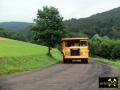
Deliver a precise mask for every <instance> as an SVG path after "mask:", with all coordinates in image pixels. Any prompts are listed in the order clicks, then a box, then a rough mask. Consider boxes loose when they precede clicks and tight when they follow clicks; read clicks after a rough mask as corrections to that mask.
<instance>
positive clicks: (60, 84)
mask: <svg viewBox="0 0 120 90" xmlns="http://www.w3.org/2000/svg"><path fill="white" fill-rule="evenodd" d="M100 76H101V77H102V76H118V73H117V71H116V70H115V69H113V68H112V67H111V66H109V65H106V64H103V63H100V62H97V61H93V60H89V63H88V64H82V63H78V62H73V63H69V64H63V63H60V64H56V65H53V66H50V67H48V68H44V69H42V70H41V69H37V70H33V71H29V72H25V73H20V74H16V75H10V76H5V77H2V78H0V90H115V89H110V88H108V89H107V88H99V86H98V85H99V84H98V80H99V77H100Z"/></svg>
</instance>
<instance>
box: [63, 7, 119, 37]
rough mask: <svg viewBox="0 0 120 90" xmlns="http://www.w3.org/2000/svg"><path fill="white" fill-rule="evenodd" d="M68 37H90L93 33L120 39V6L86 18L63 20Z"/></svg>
mask: <svg viewBox="0 0 120 90" xmlns="http://www.w3.org/2000/svg"><path fill="white" fill-rule="evenodd" d="M65 25H66V26H67V30H68V32H69V36H70V37H86V36H88V37H92V36H93V35H95V34H99V35H100V36H108V37H109V38H112V39H120V8H116V9H113V10H111V11H107V12H104V13H99V14H96V15H93V16H91V17H88V18H83V19H70V20H66V21H65Z"/></svg>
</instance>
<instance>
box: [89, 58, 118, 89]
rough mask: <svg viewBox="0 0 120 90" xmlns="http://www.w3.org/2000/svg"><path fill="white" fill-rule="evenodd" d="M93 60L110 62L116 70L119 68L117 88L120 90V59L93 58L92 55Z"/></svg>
mask: <svg viewBox="0 0 120 90" xmlns="http://www.w3.org/2000/svg"><path fill="white" fill-rule="evenodd" d="M90 59H91V60H96V61H99V62H103V63H106V64H110V65H112V66H113V67H114V68H116V70H118V73H119V74H118V88H117V89H116V90H120V59H118V60H110V59H104V58H100V57H99V58H98V57H97V58H93V57H91V58H90Z"/></svg>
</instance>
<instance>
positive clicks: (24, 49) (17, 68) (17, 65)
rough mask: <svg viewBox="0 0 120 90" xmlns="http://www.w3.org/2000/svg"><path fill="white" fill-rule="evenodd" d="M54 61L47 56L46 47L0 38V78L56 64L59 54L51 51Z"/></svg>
mask: <svg viewBox="0 0 120 90" xmlns="http://www.w3.org/2000/svg"><path fill="white" fill-rule="evenodd" d="M52 55H53V57H54V58H55V59H53V58H51V57H49V56H47V47H45V46H40V45H35V44H31V43H26V42H22V41H17V40H11V39H4V38H0V76H1V75H5V74H11V73H15V72H21V71H26V70H30V69H33V68H38V67H39V68H42V67H46V66H48V65H51V64H54V63H57V62H58V61H59V60H60V59H61V55H60V52H59V51H58V50H56V49H54V50H52Z"/></svg>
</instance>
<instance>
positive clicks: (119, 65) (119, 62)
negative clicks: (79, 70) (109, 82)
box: [90, 57, 120, 72]
mask: <svg viewBox="0 0 120 90" xmlns="http://www.w3.org/2000/svg"><path fill="white" fill-rule="evenodd" d="M90 59H91V60H97V61H100V62H103V63H106V64H110V65H112V66H114V67H115V68H116V69H117V70H119V72H120V60H110V59H104V58H93V57H92V58H90Z"/></svg>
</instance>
